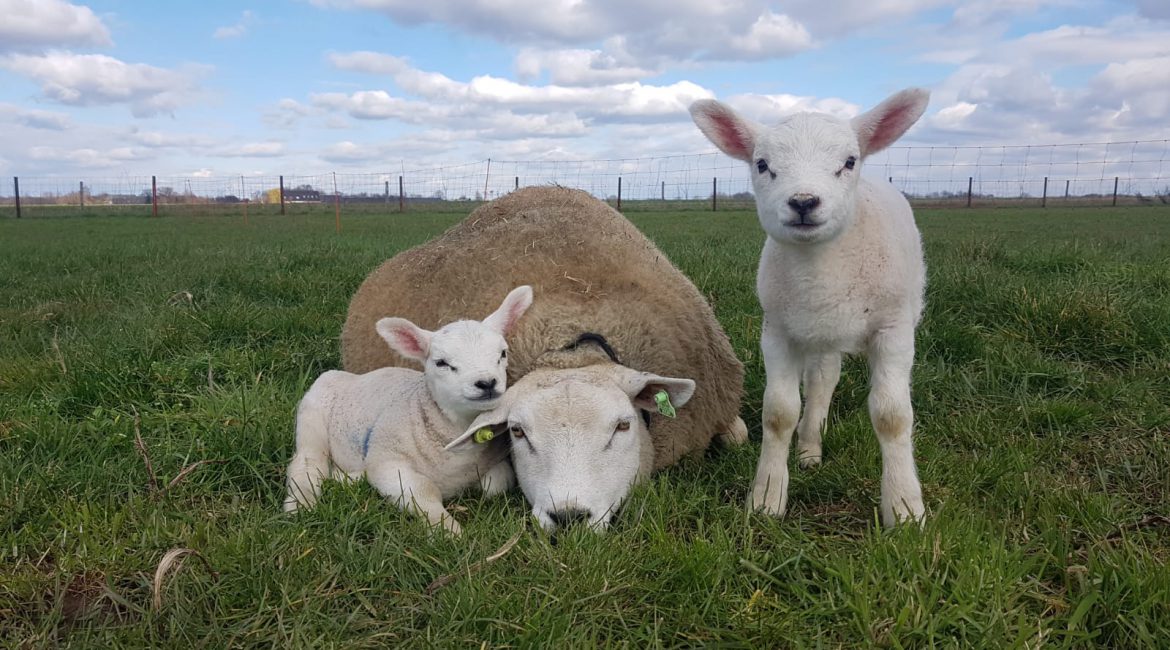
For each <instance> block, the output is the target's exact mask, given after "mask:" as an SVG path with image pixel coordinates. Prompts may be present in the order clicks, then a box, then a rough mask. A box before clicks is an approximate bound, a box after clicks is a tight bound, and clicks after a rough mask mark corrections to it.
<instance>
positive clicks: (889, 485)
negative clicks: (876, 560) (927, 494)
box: [869, 326, 925, 526]
mask: <svg viewBox="0 0 1170 650" xmlns="http://www.w3.org/2000/svg"><path fill="white" fill-rule="evenodd" d="M913 365H914V328H913V327H910V326H902V327H896V328H891V329H886V330H881V331H879V332H878V333H877V334H876V335H875V336H874V338H873V339H872V341H871V342H870V345H869V372H870V389H869V417H870V420H871V421H872V422H873V428H874V431H875V432H876V433H877V437H878V442H879V444H880V445H881V448H882V502H881V510H882V523H884V524H885V525H886V526H893V525H894V524H895V523H897V522H898V521H899V520H908V519H912V520H915V521H919V520H921V519H922V517H923V514H924V513H925V508H923V505H922V486H921V485H920V484H919V483H918V472H917V470H916V468H915V465H914V443H913V440H912V434H913V430H914V409H913V406H912V405H911V403H910V371H911V368H912V367H913Z"/></svg>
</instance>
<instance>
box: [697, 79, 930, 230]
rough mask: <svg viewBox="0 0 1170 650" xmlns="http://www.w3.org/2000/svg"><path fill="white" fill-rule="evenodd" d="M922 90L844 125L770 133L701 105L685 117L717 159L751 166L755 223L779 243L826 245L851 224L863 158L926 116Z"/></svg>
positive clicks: (784, 125) (821, 122)
mask: <svg viewBox="0 0 1170 650" xmlns="http://www.w3.org/2000/svg"><path fill="white" fill-rule="evenodd" d="M929 97H930V96H929V94H928V93H927V92H926V91H925V90H921V89H916V88H911V89H908V90H903V91H902V92H899V93H897V94H895V95H893V96H891V97H890V98H888V99H886V100H885V101H883V102H882V103H881V104H879V105H878V106H877V107H876V108H874V109H873V110H871V111H869V112H867V113H863V114H861V115H858V116H857V117H855V118H853V119H852V120H850V121H845V120H841V119H838V118H835V117H832V116H829V115H824V114H820V113H798V114H796V115H791V116H789V117H787V118H785V119H783V120H782V121H780V122H779V123H778V124H776V125H775V126H773V127H770V128H769V127H764V126H762V125H760V124H757V123H755V122H752V121H750V120H747V119H745V118H743V117H740V116H739V115H738V114H737V113H736V112H735V111H733V110H732V109H731V108H729V107H727V106H725V105H723V104H720V103H719V102H717V101H714V100H710V99H705V100H701V101H697V102H695V103H694V104H692V105H691V116H692V117H693V118H694V120H695V124H696V125H698V127H699V130H700V131H702V132H703V134H704V135H706V136H707V137H708V138H709V139H710V140H711V141H712V142H713V143H715V145H716V146H718V147H719V148H720V149H721V150H723V152H724V153H726V154H728V155H729V156H732V157H734V158H738V159H740V160H743V161H746V162H747V163H748V164H750V165H751V173H752V188H753V189H754V190H755V195H756V209H757V211H758V212H759V217H760V224H761V225H762V226H763V227H764V231H765V232H767V233H768V236H769V237H771V238H772V239H774V240H776V241H779V242H789V243H798V244H812V243H816V242H822V241H827V240H830V239H833V238H834V237H836V236H837V235H838V234H840V233H841V232H842V231H843V230H845V229H847V228H848V227H849V225H850V224H851V223H852V222H853V219H854V215H855V213H856V204H857V184H858V181H859V179H860V177H861V163H862V161H863V160H864V159H865V157H866V156H868V155H870V154H872V153H874V152H877V151H880V150H882V149H885V148H886V147H888V146H889V145H890V144H892V143H893V142H894V141H895V140H897V139H898V138H899V137H901V136H902V134H903V133H905V132H906V130H907V129H909V128H910V127H911V126H912V125H913V124H914V122H916V121H917V120H918V118H919V117H920V116H921V115H922V113H923V111H925V110H926V104H927V101H928V100H929Z"/></svg>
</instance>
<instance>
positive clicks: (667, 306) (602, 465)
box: [341, 187, 747, 529]
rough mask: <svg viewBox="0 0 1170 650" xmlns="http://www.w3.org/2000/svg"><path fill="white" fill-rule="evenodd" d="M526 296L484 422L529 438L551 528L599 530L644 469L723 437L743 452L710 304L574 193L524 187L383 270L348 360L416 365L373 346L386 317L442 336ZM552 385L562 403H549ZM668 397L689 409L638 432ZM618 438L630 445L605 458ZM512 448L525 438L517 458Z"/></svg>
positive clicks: (732, 386)
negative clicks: (459, 322) (645, 411)
mask: <svg viewBox="0 0 1170 650" xmlns="http://www.w3.org/2000/svg"><path fill="white" fill-rule="evenodd" d="M518 283H525V284H530V285H532V286H533V287H534V289H535V290H536V291H538V292H539V294H540V300H539V301H537V302H536V304H534V305H533V307H532V309H531V310H530V311H529V313H528V314H527V315H526V316H525V318H524V320H523V322H522V323H520V324H519V325H518V326H517V328H516V330H515V332H514V333H513V334H512V335H510V336H509V343H510V348H509V352H508V354H509V365H508V377H509V380H510V383H509V385H510V386H511V388H510V389H509V391H508V394H507V395H505V397H504V400H503V402H502V403H501V407H500V408H498V409H495V410H494V411H491V412H490V413H493V414H495V416H498V418H499V419H498V420H497V421H495V422H490V423H488V424H487V425H483V426H485V427H487V428H489V429H491V430H492V431H502V430H504V429H506V428H511V427H508V426H507V425H508V423H509V422H511V423H512V424H516V425H518V426H520V427H523V428H522V429H517V430H516V431H514V432H513V433H512V434H511V435H510V436H508V437H510V438H512V451H513V454H514V460H515V461H516V463H515V470H516V472H517V479H518V481H519V482H520V484H521V487H522V489H523V490H524V493H525V494H526V496H527V497H528V498H529V501H530V503H531V504H532V507H533V514H534V515H535V516H536V517H537V519H538V520H539V521H540V522H541V524H542V525H544V526H545V527H546V528H550V529H552V528H555V527H556V526H558V525H560V524H559V523H558V522H565V521H568V520H571V519H574V518H575V517H574V516H573V515H574V513H575V512H584V511H588V512H589V514H588V519H589V520H590V523H591V524H593V525H594V526H595V527H596V528H598V529H600V528H604V527H605V526H606V525H607V524H608V523H609V520H610V517H611V516H612V514H613V512H614V511H615V510H616V509H617V507H618V506H619V505H620V503H621V502H622V501H623V500H624V498H625V497H626V495H627V494H628V493H629V490H630V487H631V486H632V485H633V484H634V483H636V482H637V481H638V480H640V479H641V478H642V477H643V476H645V475H646V474H648V473H649V472H651V471H654V470H658V469H661V468H663V467H666V466H669V465H672V464H674V463H675V462H677V461H678V460H679V459H681V458H682V457H684V456H687V455H698V454H701V453H702V452H703V450H705V449H706V448H707V447H708V446H709V445H710V443H711V441H712V439H714V438H716V437H717V436H718V437H719V439H720V440H722V441H724V442H727V443H738V442H742V441H743V440H746V438H747V429H746V427H745V426H744V424H743V421H742V420H741V419H740V418H739V414H738V412H739V403H740V398H741V397H742V394H743V366H742V364H741V363H740V362H739V360H738V359H737V358H736V356H735V353H734V351H733V350H732V348H731V343H730V341H729V340H728V338H727V335H726V334H725V333H724V332H723V329H722V327H720V325H719V322H718V321H717V320H716V319H715V315H714V313H713V312H712V309H711V307H710V305H709V304H708V303H707V301H706V300H705V299H704V297H703V295H702V294H701V293H700V292H699V290H698V289H697V288H696V287H695V286H694V284H692V283H691V281H690V280H688V279H687V278H686V276H684V275H683V274H682V273H681V272H680V271H679V270H678V269H677V268H675V267H674V265H673V264H671V263H670V261H669V260H667V258H666V256H665V255H663V254H662V252H661V251H659V250H658V248H657V247H655V246H654V244H653V243H651V242H650V240H648V239H647V238H646V237H645V236H644V235H642V233H641V232H639V231H638V229H637V228H635V227H634V226H633V224H631V223H630V222H629V221H627V220H626V219H625V217H623V216H622V215H621V214H619V213H618V212H617V211H615V210H614V209H612V208H610V207H609V206H608V205H606V204H605V203H604V202H602V201H600V200H598V199H596V198H594V197H592V196H590V195H589V194H587V193H585V192H582V191H578V190H570V189H566V188H561V187H530V188H524V189H520V190H517V191H515V192H512V193H511V194H509V195H508V196H505V197H503V198H500V199H497V200H495V201H492V202H490V203H487V204H485V205H482V206H480V207H479V208H477V209H476V210H474V211H473V212H472V213H471V214H470V215H469V216H468V217H467V218H465V219H464V220H463V221H462V222H460V223H459V224H456V225H455V226H453V227H452V228H450V229H449V230H448V231H447V232H445V233H444V234H442V235H441V236H439V237H438V238H436V239H434V240H432V241H430V242H428V243H425V244H423V245H421V246H418V247H416V248H413V249H411V250H408V251H404V252H401V253H399V254H398V255H396V256H394V257H393V258H391V259H390V260H388V261H386V262H385V263H383V264H382V266H381V267H379V268H378V269H377V270H375V271H374V272H373V273H372V274H370V276H369V277H367V278H366V280H365V282H364V283H362V285H361V287H360V288H359V289H358V290H357V292H356V293H355V294H354V297H353V300H352V301H351V303H350V308H349V316H348V318H347V320H346V324H345V327H344V329H343V331H342V337H341V340H342V363H343V365H344V367H345V368H346V369H347V370H350V371H352V372H366V371H369V370H372V369H375V368H380V367H383V366H391V365H402V364H403V363H405V362H406V359H404V358H403V357H402V356H401V355H397V354H394V353H393V352H392V351H391V350H388V349H386V347H385V346H384V345H378V341H377V340H376V339H375V338H374V337H373V336H372V335H371V333H370V329H371V328H370V324H371V323H374V322H376V321H377V320H378V319H379V318H381V317H382V316H383V315H385V314H386V313H391V312H393V313H401V314H403V315H405V316H407V317H409V318H410V319H411V320H413V321H414V322H416V323H420V324H423V325H425V326H433V325H435V324H438V323H441V322H444V321H445V320H447V319H449V318H450V317H451V315H452V314H453V313H455V312H458V311H465V310H474V309H478V308H480V307H482V306H483V296H484V295H485V294H488V293H490V292H492V291H495V290H497V289H498V288H499V287H501V286H510V285H511V284H518ZM566 348H567V349H566ZM611 353H612V355H611ZM538 370H541V371H542V372H541V373H540V374H539V375H537V376H535V377H533V378H532V379H531V380H528V381H525V380H526V379H527V376H528V375H529V374H530V373H535V372H536V371H538ZM633 371H639V372H634V374H631V372H633ZM642 373H648V374H642ZM688 380H690V381H693V382H694V384H695V386H694V388H693V395H691V394H688V393H689V392H691V390H690V389H688V385H689V383H688ZM554 384H555V385H556V386H558V387H559V388H558V389H557V390H559V391H560V392H559V395H561V397H559V398H558V397H554V396H553V391H551V390H546V389H548V388H550V387H551V386H552V385H554ZM635 389H637V390H635ZM615 391H618V392H615ZM660 392H665V393H666V395H667V396H668V397H669V399H670V400H672V401H673V403H674V406H676V407H680V408H678V411H677V416H678V417H677V418H675V419H670V418H668V417H665V416H663V415H661V414H659V413H658V412H657V410H655V411H654V413H653V414H652V415H650V416H649V417H650V422H649V426H648V427H647V426H646V423H645V421H644V420H642V419H641V418H640V417H639V418H636V419H635V420H634V421H630V420H629V414H630V413H631V412H637V411H638V410H639V409H640V408H641V407H647V406H653V407H654V408H655V409H656V408H657V402H655V401H654V396H656V395H658V393H660ZM688 399H689V402H688ZM570 400H571V401H572V405H571V407H570V406H569V401H570ZM684 403H685V404H686V407H685V408H681V407H682V405H683V404H684ZM504 406H508V407H510V408H509V409H506V408H504ZM663 410H668V409H667V408H665V405H664V409H663ZM526 413H527V414H528V415H530V416H531V418H530V419H528V420H526V419H525V418H526V417H528V416H526V415H525V414H526ZM538 413H539V416H538ZM504 416H507V417H508V419H507V420H505V419H504ZM625 422H629V430H628V433H629V434H630V435H629V436H625V435H624V434H625V433H626V431H623V430H620V429H621V428H622V427H625V426H626V425H625V424H623V423H625ZM489 425H490V426H489ZM478 426H480V425H479V424H477V425H473V427H472V428H469V430H468V432H467V433H470V432H471V430H472V429H476V427H478ZM647 429H648V430H647ZM615 432H616V433H620V434H623V435H622V436H618V437H619V438H621V437H628V438H630V439H631V440H630V444H629V445H626V444H624V443H623V444H620V445H619V444H618V443H617V442H615V443H614V444H613V445H610V444H609V441H610V439H611V438H615ZM516 433H519V435H516ZM501 437H503V436H501ZM518 438H527V439H528V440H527V442H525V443H523V447H520V446H518V445H517V439H518ZM529 444H531V445H533V446H534V447H536V448H537V449H539V452H538V453H539V455H540V458H541V461H542V462H544V463H547V464H548V465H547V466H545V467H543V468H542V469H540V471H539V472H538V473H530V470H533V469H534V468H533V466H532V464H530V463H526V460H525V459H526V458H527V457H526V456H524V455H523V451H522V450H523V449H531V448H530V447H529V446H528V445H529ZM607 445H608V446H607ZM518 449H520V450H521V451H519V452H518V451H517V450H518ZM586 450H589V451H586ZM586 456H587V457H588V458H589V462H584V460H583V458H584V457H586ZM631 458H632V459H635V460H637V461H638V462H636V463H628V462H626V461H627V460H629V459H631Z"/></svg>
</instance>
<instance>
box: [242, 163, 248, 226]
mask: <svg viewBox="0 0 1170 650" xmlns="http://www.w3.org/2000/svg"><path fill="white" fill-rule="evenodd" d="M240 205H243V206H244V225H245V226H246V225H248V191H247V190H245V189H244V175H243V174H240Z"/></svg>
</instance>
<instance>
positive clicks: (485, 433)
mask: <svg viewBox="0 0 1170 650" xmlns="http://www.w3.org/2000/svg"><path fill="white" fill-rule="evenodd" d="M495 437H496V432H495V431H492V430H491V429H489V428H487V427H484V428H482V429H479V430H478V431H476V432H475V441H476V442H477V443H479V444H481V445H482V444H483V443H485V442H488V441H490V440H491V439H492V438H495Z"/></svg>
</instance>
